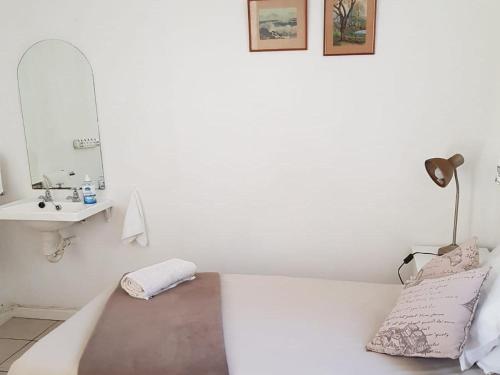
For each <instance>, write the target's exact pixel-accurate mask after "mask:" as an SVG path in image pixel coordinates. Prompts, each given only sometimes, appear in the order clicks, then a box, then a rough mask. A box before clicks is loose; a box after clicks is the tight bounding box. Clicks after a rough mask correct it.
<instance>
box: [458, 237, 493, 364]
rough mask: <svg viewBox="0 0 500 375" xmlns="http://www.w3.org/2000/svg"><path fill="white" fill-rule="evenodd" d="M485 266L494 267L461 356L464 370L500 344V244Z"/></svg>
mask: <svg viewBox="0 0 500 375" xmlns="http://www.w3.org/2000/svg"><path fill="white" fill-rule="evenodd" d="M485 266H490V267H491V268H492V269H491V271H490V275H489V277H488V279H487V280H486V281H485V282H484V284H483V289H482V290H481V296H480V300H479V304H478V306H477V310H476V316H475V318H474V321H473V322H472V326H471V328H470V331H469V338H468V339H467V342H466V343H465V347H464V351H463V353H462V355H461V356H460V366H461V368H462V370H466V369H469V368H471V367H472V366H473V365H474V363H476V362H477V361H479V360H481V359H483V358H485V357H486V356H487V355H488V354H489V353H490V352H491V351H492V350H493V348H495V347H496V346H497V345H499V344H500V276H499V275H500V246H498V247H497V248H496V249H495V250H493V252H492V253H491V255H490V257H489V259H488V260H487V261H486V264H485Z"/></svg>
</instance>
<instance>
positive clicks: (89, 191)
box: [82, 175, 97, 204]
mask: <svg viewBox="0 0 500 375" xmlns="http://www.w3.org/2000/svg"><path fill="white" fill-rule="evenodd" d="M82 192H83V203H84V204H95V203H97V199H96V194H95V185H94V184H93V183H92V181H91V180H90V177H89V175H86V176H85V181H84V182H83V185H82Z"/></svg>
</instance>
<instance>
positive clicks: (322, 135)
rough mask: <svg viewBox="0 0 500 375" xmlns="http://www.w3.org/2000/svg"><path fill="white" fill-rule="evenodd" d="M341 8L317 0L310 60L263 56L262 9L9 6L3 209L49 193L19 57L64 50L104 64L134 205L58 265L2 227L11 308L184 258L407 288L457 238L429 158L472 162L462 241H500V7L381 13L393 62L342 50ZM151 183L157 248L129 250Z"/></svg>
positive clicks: (108, 127) (84, 293)
mask: <svg viewBox="0 0 500 375" xmlns="http://www.w3.org/2000/svg"><path fill="white" fill-rule="evenodd" d="M322 6H323V5H322V2H321V1H320V0H310V4H309V14H310V17H309V35H310V37H309V50H308V51H305V52H281V53H255V54H250V53H248V46H247V20H246V4H245V1H244V0H239V1H234V0H213V1H160V0H143V1H133V0H107V1H105V2H103V1H100V0H87V1H85V2H81V1H76V0H51V1H44V2H40V1H37V0H2V2H1V3H0V31H1V32H0V41H1V44H0V45H1V46H2V47H1V48H0V82H2V84H1V85H0V97H1V98H2V100H1V101H0V131H1V133H0V158H1V161H2V162H3V165H4V173H5V176H4V179H5V182H6V191H7V193H8V195H7V196H6V197H3V198H0V199H2V202H1V203H5V202H7V201H11V200H14V199H17V198H21V197H24V196H26V195H28V194H36V193H33V192H32V191H31V190H30V188H29V186H30V184H29V173H28V164H27V157H26V151H25V144H24V136H23V127H22V121H21V115H20V111H19V104H18V93H17V81H16V67H17V63H18V60H19V58H20V56H21V54H22V53H23V52H24V51H25V50H26V49H27V48H28V47H29V46H30V45H31V44H32V43H33V42H35V41H37V40H40V39H46V38H60V39H65V40H68V41H70V42H72V43H74V44H75V45H77V46H78V47H79V48H80V49H81V50H82V51H83V52H84V53H85V54H86V55H87V57H88V58H89V60H90V62H91V63H92V66H93V68H94V73H95V80H96V90H97V101H98V111H99V117H100V127H101V136H102V142H103V158H104V168H105V174H106V179H107V183H108V189H107V191H106V193H107V194H108V196H109V197H110V198H112V199H114V200H115V202H116V208H115V216H114V218H113V221H112V223H110V224H106V223H105V222H104V220H103V219H102V218H100V217H98V218H95V219H93V220H90V221H89V222H88V223H86V224H84V225H82V226H76V227H75V232H76V234H77V235H78V236H79V240H78V242H76V243H75V245H74V246H73V247H72V248H71V249H70V250H69V251H68V253H67V254H66V255H65V257H64V259H63V260H62V261H61V262H60V263H58V264H49V263H48V262H47V261H46V260H45V259H44V258H43V257H42V256H41V255H40V252H39V245H38V236H37V234H36V233H33V232H30V231H28V230H24V229H22V228H20V227H17V226H15V225H13V224H6V223H1V224H0V236H1V237H0V238H1V241H0V272H1V273H0V283H1V284H0V285H1V287H2V293H1V294H0V303H19V304H26V305H44V306H50V305H56V306H61V307H64V306H66V307H73V306H80V305H82V304H84V303H85V302H87V301H88V300H89V299H90V298H91V297H92V296H93V295H95V294H96V293H98V292H99V291H100V290H101V289H102V288H104V287H105V286H107V285H108V284H110V283H112V282H115V281H116V280H117V279H118V278H119V277H120V276H121V275H122V274H123V273H124V272H126V271H129V270H132V269H135V268H137V267H140V266H143V265H147V264H151V263H153V262H157V261H160V260H163V259H165V258H168V257H182V258H186V259H190V260H193V261H195V262H196V263H198V265H199V266H200V268H201V269H202V270H218V271H221V272H230V273H261V274H284V275H295V276H311V277H324V278H336V279H348V280H364V281H377V282H396V280H397V279H396V274H395V268H396V267H397V265H398V264H399V262H400V261H401V258H402V257H403V256H404V255H405V254H406V253H407V252H408V249H409V246H411V245H412V244H414V243H417V242H420V243H436V244H444V243H447V242H448V241H449V240H450V232H451V225H452V221H451V216H452V210H453V206H452V205H453V196H454V190H453V188H449V189H446V190H440V189H438V188H437V187H435V186H434V185H433V184H432V182H431V181H430V180H429V179H428V177H427V176H426V174H425V171H424V168H423V161H424V159H425V158H427V157H431V156H440V155H443V156H446V155H451V154H452V153H453V152H456V151H461V152H462V153H464V155H465V157H466V160H467V163H466V165H465V167H463V168H461V169H460V173H461V181H462V186H463V196H462V198H463V200H462V207H461V220H460V232H459V233H460V237H461V239H464V238H465V237H466V236H468V235H469V234H471V233H472V232H474V233H477V234H479V235H481V234H482V233H484V234H485V239H486V241H485V242H484V241H483V242H484V244H486V245H493V244H494V242H495V241H496V239H497V238H496V234H495V232H494V230H495V226H496V225H497V224H498V223H499V222H500V217H498V215H497V214H496V213H495V211H494V209H495V208H492V207H491V205H490V204H489V203H488V201H485V200H484V198H483V197H488V198H494V197H495V194H496V192H497V191H496V190H494V189H495V188H496V187H495V186H494V185H493V184H492V182H491V181H492V178H493V173H494V167H495V164H496V160H497V158H498V156H499V154H498V153H496V149H495V145H498V144H499V142H500V140H499V139H498V137H497V138H496V139H495V138H494V137H493V138H492V135H494V134H496V136H498V135H499V134H500V133H499V132H498V131H496V132H494V129H496V128H495V127H497V126H498V120H499V119H500V114H499V113H498V109H497V108H496V103H498V99H500V95H498V83H499V79H498V75H497V74H498V73H495V71H498V66H499V62H500V58H499V53H498V48H499V47H498V40H497V26H496V23H497V15H498V14H499V12H500V2H498V1H496V0H479V1H476V2H474V5H473V6H472V5H471V2H470V1H466V0H441V1H435V0H422V1H418V2H417V1H414V0H379V16H378V28H377V54H376V55H375V56H364V57H359V56H358V57H322V27H323V25H322V17H323V14H322ZM479 162H481V163H482V164H481V165H479V164H478V163H479ZM486 165H487V167H486ZM491 168H493V169H491ZM473 178H474V180H473ZM472 181H474V183H472ZM134 187H137V188H138V189H139V191H140V192H141V194H142V197H143V201H144V206H145V210H146V212H147V218H148V225H149V228H150V237H151V246H150V247H149V248H147V249H141V248H135V247H126V246H123V245H122V244H121V242H120V240H119V237H120V234H121V224H122V221H123V214H124V210H125V209H126V205H127V202H128V197H129V194H130V192H131V190H132V189H133V188H134ZM472 202H474V203H475V204H476V206H475V207H479V209H477V208H476V209H475V210H473V209H472V208H471V203H472ZM495 204H496V203H495ZM499 204H500V202H499ZM496 209H497V210H498V207H497V208H496ZM498 212H500V210H498ZM483 215H486V216H487V217H488V218H489V219H491V220H490V221H489V222H488V224H487V226H483V225H482V217H483Z"/></svg>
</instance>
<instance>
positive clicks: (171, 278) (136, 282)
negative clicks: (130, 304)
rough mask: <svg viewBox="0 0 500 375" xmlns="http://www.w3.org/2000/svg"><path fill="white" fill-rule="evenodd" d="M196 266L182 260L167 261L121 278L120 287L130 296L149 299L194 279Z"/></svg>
mask: <svg viewBox="0 0 500 375" xmlns="http://www.w3.org/2000/svg"><path fill="white" fill-rule="evenodd" d="M195 273H196V265H195V264H194V263H192V262H187V261H185V260H182V259H169V260H167V261H165V262H162V263H158V264H155V265H152V266H149V267H146V268H142V269H140V270H137V271H134V272H131V273H128V274H126V275H125V276H123V278H122V280H121V282H120V285H121V287H122V288H123V290H124V291H126V292H127V293H128V294H129V295H130V296H132V297H135V298H141V299H146V300H147V299H150V298H152V297H154V296H155V295H157V294H159V293H161V292H164V291H165V290H168V289H171V288H174V287H176V286H177V285H179V284H180V283H183V282H184V281H189V280H193V279H194V278H195Z"/></svg>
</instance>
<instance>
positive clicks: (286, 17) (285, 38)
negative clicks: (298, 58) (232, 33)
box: [248, 0, 307, 52]
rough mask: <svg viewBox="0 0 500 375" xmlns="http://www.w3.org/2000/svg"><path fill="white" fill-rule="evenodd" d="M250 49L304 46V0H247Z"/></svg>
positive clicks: (279, 48)
mask: <svg viewBox="0 0 500 375" xmlns="http://www.w3.org/2000/svg"><path fill="white" fill-rule="evenodd" d="M248 28H249V30H248V32H249V42H250V51H251V52H259V51H291V50H304V49H307V0H248Z"/></svg>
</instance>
